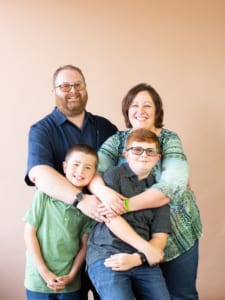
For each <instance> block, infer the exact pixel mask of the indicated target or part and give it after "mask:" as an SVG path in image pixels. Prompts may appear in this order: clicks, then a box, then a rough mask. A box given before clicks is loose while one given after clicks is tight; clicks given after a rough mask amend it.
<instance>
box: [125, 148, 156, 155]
mask: <svg viewBox="0 0 225 300" xmlns="http://www.w3.org/2000/svg"><path fill="white" fill-rule="evenodd" d="M130 150H131V153H132V154H134V155H141V154H143V153H144V152H145V153H146V155H147V156H157V155H158V154H159V153H160V152H159V151H157V150H155V149H153V148H142V147H130V148H128V149H126V151H130Z"/></svg>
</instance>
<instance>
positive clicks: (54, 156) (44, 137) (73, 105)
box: [25, 65, 123, 219]
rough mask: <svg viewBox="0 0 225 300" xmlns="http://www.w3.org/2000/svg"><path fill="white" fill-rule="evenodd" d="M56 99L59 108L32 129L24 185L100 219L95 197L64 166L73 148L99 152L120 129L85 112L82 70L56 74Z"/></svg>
mask: <svg viewBox="0 0 225 300" xmlns="http://www.w3.org/2000/svg"><path fill="white" fill-rule="evenodd" d="M53 95H54V97H55V103H56V107H55V108H54V110H53V111H52V112H51V113H50V114H49V115H47V116H45V117H44V118H43V119H41V120H39V121H38V122H37V123H35V124H34V125H32V126H31V128H30V131H29V139H28V165H27V173H26V176H25V182H26V183H27V184H28V185H36V187H38V188H39V189H40V190H41V191H42V192H44V193H45V194H47V195H49V196H51V197H53V198H55V199H59V200H61V201H63V202H66V203H68V204H74V205H75V206H78V208H79V209H81V210H82V211H83V212H84V213H85V214H86V215H88V216H90V217H92V218H94V219H98V213H97V210H96V208H97V205H98V204H99V200H98V199H97V198H96V197H95V196H94V195H87V194H86V195H84V194H82V193H81V192H80V191H79V189H77V188H76V187H75V186H73V185H72V184H71V183H70V182H69V181H68V180H67V179H66V178H65V177H64V175H63V168H62V162H63V160H64V157H65V155H66V152H67V150H68V149H69V148H70V147H71V146H73V145H74V144H78V143H83V144H88V145H90V146H92V147H94V148H95V149H96V150H98V149H99V147H100V146H101V144H102V143H103V142H104V141H105V140H106V139H107V138H108V137H109V136H111V135H112V134H114V133H115V132H116V131H117V127H116V126H115V125H113V124H112V123H111V122H110V121H109V120H107V119H105V118H103V117H100V116H96V115H93V114H91V113H89V112H87V111H86V110H85V107H86V104H87V101H88V93H87V89H86V82H85V78H84V75H83V73H82V71H81V70H80V69H79V68H77V67H75V66H73V65H65V66H62V67H60V68H58V69H57V70H56V71H55V73H54V75H53ZM80 200H82V201H80ZM121 202H122V201H121ZM121 205H123V204H122V203H121Z"/></svg>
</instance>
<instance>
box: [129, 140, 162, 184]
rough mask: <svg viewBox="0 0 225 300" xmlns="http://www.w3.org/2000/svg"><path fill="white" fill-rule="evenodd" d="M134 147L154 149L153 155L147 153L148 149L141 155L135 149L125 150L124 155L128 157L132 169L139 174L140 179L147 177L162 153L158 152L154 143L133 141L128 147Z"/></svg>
mask: <svg viewBox="0 0 225 300" xmlns="http://www.w3.org/2000/svg"><path fill="white" fill-rule="evenodd" d="M132 147H135V148H136V147H138V148H143V149H149V148H151V149H152V154H151V155H147V153H146V151H144V152H143V153H142V154H139V155H138V154H135V153H136V152H137V151H135V149H133V150H132V149H130V150H128V151H127V150H126V151H125V152H124V157H125V158H126V160H127V162H128V164H129V166H130V168H131V170H132V171H133V172H134V173H135V174H136V175H137V176H138V179H139V180H140V179H143V178H146V177H148V175H149V174H150V172H151V170H152V168H153V167H154V166H155V165H156V164H157V162H158V161H159V159H160V154H158V153H157V151H156V146H155V144H154V143H146V142H133V143H131V144H130V145H129V147H127V148H128V149H129V148H132Z"/></svg>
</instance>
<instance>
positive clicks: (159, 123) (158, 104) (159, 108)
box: [122, 83, 164, 128]
mask: <svg viewBox="0 0 225 300" xmlns="http://www.w3.org/2000/svg"><path fill="white" fill-rule="evenodd" d="M143 91H146V92H148V93H149V95H150V96H151V98H152V100H153V102H154V104H155V108H156V113H155V124H154V125H155V127H156V128H161V127H163V115H164V112H163V104H162V99H161V97H160V96H159V94H158V93H157V92H156V90H155V89H154V88H153V87H151V86H150V85H149V84H147V83H139V84H137V85H135V86H134V87H132V88H131V89H130V90H129V91H128V93H127V94H126V96H125V97H124V98H123V100H122V113H123V117H124V121H125V124H126V126H127V128H132V125H131V123H130V120H129V118H128V110H129V108H130V105H131V103H132V102H133V100H134V98H135V97H136V95H137V94H138V93H140V92H143Z"/></svg>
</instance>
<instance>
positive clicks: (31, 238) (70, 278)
mask: <svg viewBox="0 0 225 300" xmlns="http://www.w3.org/2000/svg"><path fill="white" fill-rule="evenodd" d="M97 164H98V155H97V152H96V151H95V150H94V149H93V148H92V147H90V146H88V145H84V144H77V145H75V146H74V147H72V148H71V149H70V150H69V151H68V152H67V155H66V158H65V161H64V162H63V169H64V173H65V176H66V178H67V179H68V180H69V181H70V182H71V184H73V185H74V186H76V187H77V188H79V189H80V191H81V192H80V193H79V194H78V195H77V200H75V201H74V205H68V204H66V203H64V202H61V201H57V200H56V199H54V198H52V197H49V196H48V195H46V194H45V193H43V192H41V191H40V190H37V192H36V194H35V197H34V199H33V202H32V204H31V207H30V208H29V210H28V211H27V213H26V215H25V217H24V221H25V232H24V238H25V243H26V247H27V253H26V272H25V287H26V294H27V299H28V300H36V299H40V297H41V299H50V298H51V296H52V294H54V299H56V300H81V295H80V288H81V280H80V269H81V266H82V265H83V263H84V260H85V255H86V243H87V237H88V232H89V230H90V228H91V225H92V222H93V221H92V220H91V219H90V218H89V217H87V216H85V215H84V214H83V213H82V212H81V211H80V210H79V209H77V208H76V204H77V202H78V201H79V200H80V199H81V198H82V191H83V189H84V187H86V186H87V185H88V184H89V182H90V181H91V180H92V178H93V176H94V175H95V172H96V168H97ZM53 188H54V187H53ZM51 299H52V298H51Z"/></svg>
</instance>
